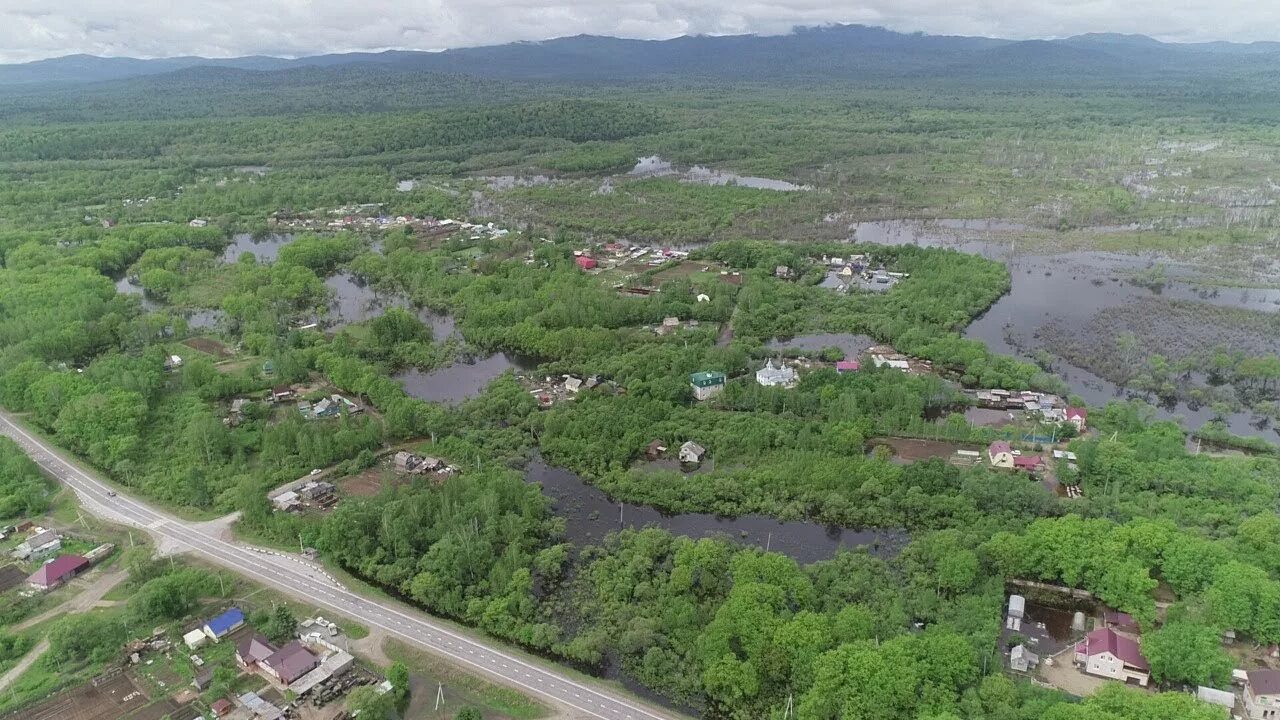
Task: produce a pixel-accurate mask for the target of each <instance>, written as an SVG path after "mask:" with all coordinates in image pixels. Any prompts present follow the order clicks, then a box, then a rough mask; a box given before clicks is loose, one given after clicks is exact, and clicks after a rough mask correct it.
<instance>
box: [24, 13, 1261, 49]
mask: <svg viewBox="0 0 1280 720" xmlns="http://www.w3.org/2000/svg"><path fill="white" fill-rule="evenodd" d="M831 22H855V23H864V24H869V25H883V26H886V27H889V28H892V29H895V30H901V31H915V30H923V31H925V32H929V33H935V34H963V35H988V36H998V37H1008V38H1029V37H1062V36H1066V35H1072V34H1076V33H1082V32H1125V33H1144V34H1148V35H1152V36H1155V37H1159V38H1161V39H1168V40H1179V41H1198V40H1237V41H1248V40H1268V39H1280V31H1278V30H1276V28H1278V27H1280V3H1277V2H1262V1H1260V0H1214V1H1212V2H1211V1H1210V0H1183V1H1182V2H1174V3H1170V2H1168V0H861V1H858V2H851V1H849V0H650V1H647V2H646V1H644V0H620V1H617V2H615V1H612V0H408V1H407V2H405V1H397V0H360V1H358V2H352V1H351V0H183V1H182V2H173V1H172V0H130V2H119V1H118V0H58V1H57V2H53V0H0V61H3V62H20V61H25V60H33V59H37V58H42V57H53V56H57V55H66V54H70V53H90V54H94V55H127V56H134V57H165V56H174V55H204V56H209V57H229V56H236V55H250V54H269V55H287V56H298V55H312V54H318V53H325V52H343V51H352V50H382V49H388V48H401V49H417V50H438V49H442V48H447V47H463V46H473V45H490V44H498V43H505V42H510V41H514V40H541V39H545V38H551V37H559V36H564V35H576V34H579V33H590V34H601V35H619V36H623V37H635V38H669V37H675V36H678V35H684V34H695V33H711V34H729V33H744V32H760V33H781V32H786V31H787V30H788V29H790V28H791V27H793V26H795V25H802V24H822V23H831Z"/></svg>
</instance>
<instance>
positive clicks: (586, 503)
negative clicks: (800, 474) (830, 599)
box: [525, 456, 909, 563]
mask: <svg viewBox="0 0 1280 720" xmlns="http://www.w3.org/2000/svg"><path fill="white" fill-rule="evenodd" d="M525 479H526V480H527V481H529V482H535V483H540V484H541V485H542V491H543V493H545V494H546V495H547V496H548V497H550V498H551V499H552V501H553V502H554V503H555V511H556V514H557V515H560V516H561V517H564V518H565V520H566V521H567V522H566V526H565V534H566V535H567V536H568V538H569V540H570V541H572V542H573V543H574V544H576V545H579V546H582V545H590V544H594V543H599V542H600V540H601V538H603V537H604V536H605V535H607V534H608V533H611V532H615V531H617V530H618V529H620V528H644V527H659V528H662V529H664V530H666V531H667V532H670V533H672V534H675V535H683V536H685V537H690V538H704V537H723V538H725V539H728V540H731V541H733V542H737V543H740V544H743V545H755V546H757V547H762V548H768V549H770V550H772V551H774V552H779V553H783V554H784V555H787V556H789V557H791V558H794V559H795V560H796V561H798V562H801V563H811V562H817V561H819V560H826V559H828V558H830V557H832V556H833V555H835V553H836V551H837V550H839V549H840V548H854V547H868V548H870V550H871V552H872V553H873V554H875V555H879V556H882V557H883V556H889V555H893V554H896V553H897V552H898V551H899V550H901V549H902V548H903V547H904V546H905V545H906V543H907V541H908V540H909V537H908V536H907V534H906V533H905V532H901V531H893V530H854V529H849V528H832V527H825V526H823V525H819V524H817V523H811V522H799V521H793V522H780V521H778V520H775V519H774V518H771V517H767V516H764V515H744V516H742V517H738V518H722V517H716V516H715V515H707V514H702V513H682V514H679V515H664V514H662V513H661V512H658V511H657V510H655V509H653V508H651V507H647V506H643V505H631V504H628V503H617V502H614V501H613V500H611V499H610V498H609V496H608V495H606V494H605V493H604V492H603V491H602V490H599V489H597V488H595V487H593V486H591V485H588V484H587V483H586V482H584V481H583V480H582V478H580V477H578V476H577V475H576V474H574V473H572V472H570V471H568V470H565V469H563V468H557V467H554V466H551V465H548V464H547V462H546V461H545V460H543V459H542V458H541V457H540V456H535V457H534V458H533V460H532V461H530V463H529V467H528V468H527V469H526V471H525Z"/></svg>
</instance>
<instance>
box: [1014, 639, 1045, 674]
mask: <svg viewBox="0 0 1280 720" xmlns="http://www.w3.org/2000/svg"><path fill="white" fill-rule="evenodd" d="M1039 664H1040V656H1039V655H1036V654H1035V653H1033V652H1031V651H1030V650H1028V649H1027V648H1026V646H1025V645H1018V646H1017V647H1015V648H1014V649H1012V650H1010V651H1009V669H1010V670H1014V671H1016V672H1023V673H1024V672H1031V671H1032V670H1034V669H1035V667H1036V666H1037V665H1039Z"/></svg>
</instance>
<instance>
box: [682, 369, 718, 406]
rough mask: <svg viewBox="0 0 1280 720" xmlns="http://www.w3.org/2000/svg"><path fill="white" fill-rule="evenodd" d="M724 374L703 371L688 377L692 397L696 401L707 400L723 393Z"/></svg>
mask: <svg viewBox="0 0 1280 720" xmlns="http://www.w3.org/2000/svg"><path fill="white" fill-rule="evenodd" d="M724 382H725V374H724V373H722V372H716V371H714V370H704V371H702V372H696V373H694V374H692V375H690V376H689V386H690V387H692V388H693V396H694V397H695V398H697V399H698V400H709V399H711V398H713V397H715V396H716V395H719V394H720V393H721V392H724Z"/></svg>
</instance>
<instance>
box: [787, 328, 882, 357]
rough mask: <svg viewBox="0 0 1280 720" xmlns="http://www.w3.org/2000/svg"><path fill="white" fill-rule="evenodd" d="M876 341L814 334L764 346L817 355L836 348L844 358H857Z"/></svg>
mask: <svg viewBox="0 0 1280 720" xmlns="http://www.w3.org/2000/svg"><path fill="white" fill-rule="evenodd" d="M875 344H876V341H875V340H874V339H873V338H871V337H870V336H869V335H854V334H852V333H814V334H812V335H797V336H795V337H791V338H774V339H772V340H770V341H769V342H768V343H766V344H765V347H767V348H774V349H778V350H804V351H806V352H813V353H818V352H822V351H823V350H824V349H826V348H829V347H838V348H840V349H841V350H843V351H844V356H845V357H858V356H859V355H861V354H862V353H864V352H866V351H867V348H870V347H871V346H872V345H875Z"/></svg>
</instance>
